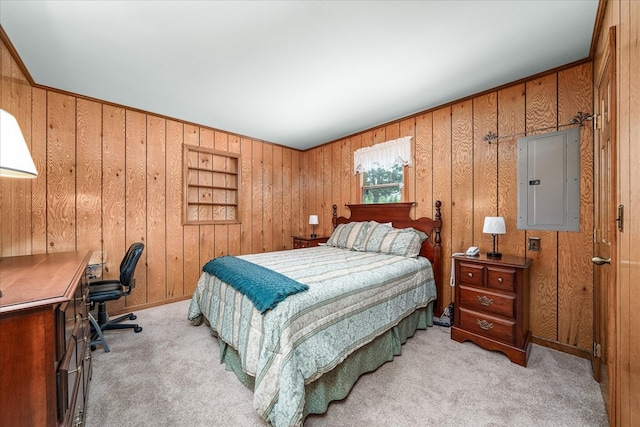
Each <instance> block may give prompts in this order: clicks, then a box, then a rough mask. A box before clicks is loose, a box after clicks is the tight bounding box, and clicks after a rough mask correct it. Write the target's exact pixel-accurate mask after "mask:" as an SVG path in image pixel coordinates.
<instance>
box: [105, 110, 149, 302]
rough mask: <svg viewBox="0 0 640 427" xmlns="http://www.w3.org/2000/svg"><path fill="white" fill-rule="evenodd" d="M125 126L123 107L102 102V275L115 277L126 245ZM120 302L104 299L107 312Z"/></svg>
mask: <svg viewBox="0 0 640 427" xmlns="http://www.w3.org/2000/svg"><path fill="white" fill-rule="evenodd" d="M125 128H126V123H125V110H124V109H123V108H118V107H113V106H110V105H104V106H103V108H102V241H103V243H102V251H103V256H104V258H103V263H104V264H103V268H102V278H103V279H117V278H118V277H119V276H120V270H119V269H120V262H121V261H122V258H123V256H124V254H125V251H126V249H127V247H126V244H127V241H126V235H125V209H126V204H125V200H126V196H125V186H126V173H125V170H126V165H125V139H126V137H125ZM142 283H143V284H144V282H142ZM124 306H125V301H124V299H119V300H116V301H109V302H108V303H107V309H108V311H109V312H111V311H112V310H118V309H122V308H124Z"/></svg>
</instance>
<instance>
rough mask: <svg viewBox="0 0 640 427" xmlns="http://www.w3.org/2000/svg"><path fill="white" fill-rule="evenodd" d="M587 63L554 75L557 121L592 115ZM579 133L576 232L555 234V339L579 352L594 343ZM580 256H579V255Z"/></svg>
mask: <svg viewBox="0 0 640 427" xmlns="http://www.w3.org/2000/svg"><path fill="white" fill-rule="evenodd" d="M592 81H593V76H592V64H583V65H580V66H577V67H573V68H570V69H567V70H563V71H560V72H559V73H558V121H559V123H568V122H569V120H570V119H571V118H572V117H574V116H575V115H576V114H577V112H578V111H583V112H593V91H592ZM591 125H592V122H585V125H584V126H582V127H581V129H580V231H579V232H560V233H558V265H559V266H560V268H559V269H558V341H560V342H561V343H564V344H569V345H571V346H575V347H578V348H582V349H584V350H590V349H591V345H592V342H593V334H592V330H593V322H592V321H593V264H592V263H591V259H590V258H591V256H590V254H591V253H592V251H593V235H592V233H593V228H594V221H593V208H594V204H593V203H594V202H593V200H594V195H593V184H594V183H593V161H594V160H593V127H592V126H591ZM579 254H581V255H579Z"/></svg>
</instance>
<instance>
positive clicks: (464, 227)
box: [451, 100, 475, 252]
mask: <svg viewBox="0 0 640 427" xmlns="http://www.w3.org/2000/svg"><path fill="white" fill-rule="evenodd" d="M451 128H452V130H451V215H452V220H451V244H452V248H451V250H452V251H454V252H464V250H465V249H467V248H468V247H469V246H472V245H473V224H474V222H473V218H474V209H475V199H474V194H473V172H474V164H473V102H472V101H471V100H468V101H465V102H461V103H458V104H455V105H453V106H452V107H451Z"/></svg>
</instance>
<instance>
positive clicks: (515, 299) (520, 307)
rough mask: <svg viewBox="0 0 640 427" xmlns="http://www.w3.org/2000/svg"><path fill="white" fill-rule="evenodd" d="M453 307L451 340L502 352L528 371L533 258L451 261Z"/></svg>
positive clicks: (511, 257)
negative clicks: (530, 273)
mask: <svg viewBox="0 0 640 427" xmlns="http://www.w3.org/2000/svg"><path fill="white" fill-rule="evenodd" d="M453 259H454V263H455V286H456V289H455V303H454V307H455V308H454V317H453V321H454V325H453V326H452V327H451V338H452V339H454V340H456V341H459V342H463V341H466V340H469V341H472V342H474V343H475V344H477V345H479V346H480V347H482V348H485V349H487V350H496V351H501V352H503V353H504V354H506V355H507V356H508V357H509V359H510V360H511V361H512V362H513V363H517V364H519V365H522V366H527V358H528V357H529V351H530V349H531V343H530V341H529V339H530V332H529V265H531V259H529V258H520V257H513V256H505V255H503V257H502V258H501V259H493V258H488V257H487V256H486V255H485V254H482V255H480V256H477V257H467V256H454V257H453Z"/></svg>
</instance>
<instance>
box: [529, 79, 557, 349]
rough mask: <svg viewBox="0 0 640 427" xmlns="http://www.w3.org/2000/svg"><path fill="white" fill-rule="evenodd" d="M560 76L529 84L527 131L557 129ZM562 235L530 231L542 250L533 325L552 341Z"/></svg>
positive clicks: (533, 279) (534, 279) (534, 280)
mask: <svg viewBox="0 0 640 427" xmlns="http://www.w3.org/2000/svg"><path fill="white" fill-rule="evenodd" d="M557 105H558V103H557V74H549V75H547V76H544V77H540V78H538V79H535V80H530V81H528V82H527V83H526V129H527V132H528V133H527V134H528V135H529V136H530V135H534V134H536V133H543V131H534V130H535V129H541V128H547V127H553V126H556V125H557V124H558V120H557ZM557 235H558V233H557V232H555V231H539V230H531V231H527V233H526V237H539V238H540V251H539V252H529V257H530V258H533V259H534V261H533V263H532V264H531V267H530V270H529V282H530V283H531V295H530V302H531V303H530V316H529V324H530V326H531V333H532V334H533V335H536V336H538V337H542V338H546V339H549V340H552V341H556V340H557V339H558V336H557V317H558V307H557V304H558V289H557V284H558V256H557V250H558V237H557Z"/></svg>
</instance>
